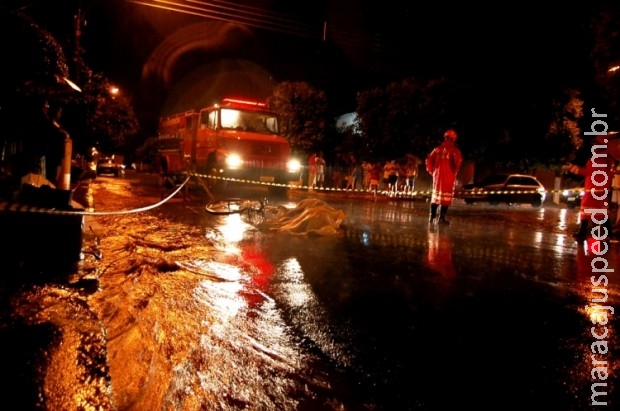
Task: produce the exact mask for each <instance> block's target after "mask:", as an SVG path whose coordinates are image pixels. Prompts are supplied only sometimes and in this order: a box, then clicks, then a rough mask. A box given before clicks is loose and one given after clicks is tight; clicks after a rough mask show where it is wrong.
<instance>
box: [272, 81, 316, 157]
mask: <svg viewBox="0 0 620 411" xmlns="http://www.w3.org/2000/svg"><path fill="white" fill-rule="evenodd" d="M267 102H268V104H269V106H270V107H271V109H272V110H274V111H275V112H276V113H277V114H278V116H279V118H280V131H281V132H282V134H283V135H284V136H285V137H286V138H287V139H288V140H289V141H290V143H291V147H292V149H293V150H294V151H299V152H303V153H308V152H311V151H318V150H321V149H322V145H323V143H324V141H325V135H326V132H327V129H328V121H327V118H328V109H327V107H328V106H327V98H326V95H325V92H324V91H322V90H317V89H315V88H313V87H312V86H311V85H309V84H308V83H306V82H289V81H285V82H282V83H279V84H277V85H276V86H275V88H274V90H273V94H272V95H271V96H270V97H269V98H268V99H267Z"/></svg>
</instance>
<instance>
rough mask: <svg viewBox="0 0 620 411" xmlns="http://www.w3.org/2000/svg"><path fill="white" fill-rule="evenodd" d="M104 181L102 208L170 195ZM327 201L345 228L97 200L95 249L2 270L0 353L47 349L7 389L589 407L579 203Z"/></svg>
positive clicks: (95, 401)
mask: <svg viewBox="0 0 620 411" xmlns="http://www.w3.org/2000/svg"><path fill="white" fill-rule="evenodd" d="M93 186H94V190H95V192H94V197H95V209H96V210H98V211H103V210H123V209H128V208H131V207H134V208H135V207H140V206H143V205H144V204H148V203H154V202H157V201H158V200H159V198H158V197H157V194H158V193H155V195H154V196H153V192H149V191H148V190H147V191H144V190H145V188H144V187H142V186H140V185H138V184H128V183H127V182H126V181H124V180H120V179H119V180H114V179H104V180H101V181H98V182H96V183H93ZM145 195H146V197H145ZM149 195H150V196H151V197H148V196H149ZM98 199H99V205H97V202H98ZM325 201H326V202H327V203H329V204H330V205H331V206H332V207H334V208H336V209H338V210H342V211H344V212H345V214H346V216H347V218H346V220H345V222H344V224H343V225H342V226H341V227H340V229H339V230H338V233H337V234H336V235H326V236H316V235H295V234H291V233H284V232H277V231H275V230H268V229H265V228H264V227H262V228H259V227H257V226H255V225H253V224H250V223H249V221H248V219H247V218H245V217H244V216H243V215H239V214H232V215H225V216H215V215H209V214H207V213H205V211H204V204H205V201H203V200H200V199H198V200H196V199H191V200H190V201H189V202H188V203H184V202H183V201H182V200H181V199H180V198H174V199H172V200H171V201H169V202H168V203H166V204H164V205H163V206H162V207H159V208H155V209H153V210H149V211H146V212H143V213H127V214H118V215H105V216H97V217H88V219H87V227H86V230H85V231H86V232H87V233H90V234H89V235H87V236H86V237H85V242H86V243H87V244H86V245H87V246H93V244H94V243H95V237H99V238H100V244H99V246H98V249H99V250H100V251H102V258H101V259H100V260H98V259H96V258H95V256H94V255H91V254H85V257H84V260H83V261H81V262H80V265H79V270H78V272H77V274H75V275H71V276H70V278H69V279H68V280H67V281H60V280H58V281H32V282H29V283H28V285H26V286H22V285H20V286H16V285H15V284H13V283H11V284H7V285H5V286H4V290H5V294H7V295H9V297H10V298H8V303H7V304H5V305H3V310H4V311H5V312H6V314H7V315H6V317H5V318H10V320H7V321H5V322H4V324H3V327H2V328H1V329H0V330H1V331H2V335H0V336H1V337H3V338H5V340H10V341H11V343H10V347H9V346H7V347H6V348H11V349H12V350H13V355H12V357H11V356H9V355H7V354H5V355H6V358H5V362H6V363H7V364H10V365H11V366H13V367H14V368H13V369H16V368H15V367H18V366H19V364H20V363H23V362H30V363H34V364H37V367H35V369H34V370H29V371H27V370H24V371H22V372H20V373H17V375H15V372H7V371H5V372H7V375H9V376H10V375H12V376H13V377H14V381H13V383H11V384H9V385H8V387H7V388H5V389H7V393H8V392H9V391H10V390H11V389H13V390H20V392H22V393H23V394H22V397H23V398H28V397H29V396H30V397H31V398H32V402H33V403H35V404H38V405H39V406H40V408H43V409H50V410H52V409H53V410H55V409H96V408H97V406H100V409H115V410H240V409H249V410H276V409H277V410H344V409H346V410H406V409H421V410H452V409H464V408H471V407H474V408H477V409H525V408H527V407H530V408H531V407H534V406H535V405H536V406H541V407H543V408H544V407H546V408H548V409H563V410H564V409H566V410H573V409H574V410H579V409H585V408H586V406H587V405H588V404H589V401H590V394H591V392H590V384H591V382H592V380H591V377H590V371H591V368H592V364H591V359H590V354H591V353H590V348H589V347H590V343H591V342H592V341H591V340H592V336H591V335H590V327H591V321H590V320H591V318H590V317H589V316H590V315H591V310H590V311H588V309H587V308H584V307H585V306H586V305H587V304H588V302H589V301H590V300H591V298H592V297H591V293H592V287H591V285H589V281H590V279H589V278H590V275H591V274H592V273H591V268H590V272H589V273H588V267H589V264H590V261H591V258H590V259H588V257H585V256H583V253H580V252H579V251H580V250H579V249H578V248H577V246H576V245H575V243H574V242H573V241H572V240H571V239H570V236H569V235H567V230H569V228H572V226H573V221H574V211H568V212H567V211H566V210H557V209H545V208H542V209H531V208H526V207H523V208H520V207H516V208H512V209H507V207H502V206H500V207H498V208H497V209H493V210H491V211H489V209H485V208H484V207H478V208H474V207H469V208H468V207H465V206H461V207H460V208H459V207H454V209H453V210H451V214H450V215H451V217H452V221H453V225H452V226H451V227H431V228H429V226H428V223H427V221H426V206H425V205H424V204H419V203H416V202H410V201H389V202H387V201H383V202H381V201H372V200H370V201H367V200H360V199H341V198H331V197H327V198H325ZM298 202H299V198H297V197H296V196H294V195H293V196H290V197H289V198H288V199H281V200H279V203H280V204H282V205H284V206H287V207H293V206H295V204H297V203H298ZM362 202H363V205H362ZM479 210H485V211H479ZM507 213H511V217H510V218H509V219H508V220H506V218H505V214H507ZM569 232H570V231H569ZM616 247H617V246H616ZM611 252H613V253H614V255H615V253H616V252H617V250H616V249H614V250H612V251H611ZM611 252H610V253H611ZM616 262H617V257H614V260H613V261H612V262H610V265H611V264H615V263H616ZM610 277H611V275H610ZM618 284H620V278H618V277H613V279H612V280H610V284H609V289H608V293H609V299H610V300H609V302H608V303H609V305H613V304H614V303H615V304H617V302H618ZM617 326H618V320H617V319H616V318H613V321H611V322H610V325H609V330H610V337H609V344H610V346H614V347H617V346H618V345H619V344H620V341H619V340H618V337H617V332H616V330H617ZM33 338H34V339H36V343H35V342H33V341H32V339H33ZM6 344H7V343H5V345H6ZM5 351H6V350H5ZM606 360H607V361H609V363H610V364H614V368H613V369H612V368H611V367H610V372H612V373H613V375H616V374H615V373H616V372H617V371H616V370H615V367H617V365H615V364H616V363H617V361H618V356H617V354H609V355H608V356H607V358H606ZM610 381H613V382H612V385H611V386H610V387H613V388H614V391H610V393H611V394H610V395H609V396H608V400H611V399H613V400H615V401H618V400H617V398H618V393H617V391H618V390H617V389H615V387H614V385H613V384H615V382H616V381H617V378H616V377H613V379H612V378H610ZM24 408H28V407H27V406H25V407H24ZM33 408H34V407H33Z"/></svg>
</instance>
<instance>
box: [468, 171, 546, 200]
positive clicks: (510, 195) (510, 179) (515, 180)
mask: <svg viewBox="0 0 620 411" xmlns="http://www.w3.org/2000/svg"><path fill="white" fill-rule="evenodd" d="M456 197H457V198H462V199H463V200H464V201H465V203H467V204H473V203H475V202H488V203H490V204H492V205H497V204H499V203H507V204H531V205H532V206H533V207H540V206H541V205H542V203H543V202H544V201H545V198H546V190H545V187H544V186H543V185H542V184H541V183H540V181H538V180H537V179H536V177H534V176H530V175H527V174H492V175H490V176H488V177H485V178H483V179H482V180H480V181H478V182H477V183H473V184H465V185H464V186H463V187H462V188H461V190H458V192H457V193H456Z"/></svg>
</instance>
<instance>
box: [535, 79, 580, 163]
mask: <svg viewBox="0 0 620 411" xmlns="http://www.w3.org/2000/svg"><path fill="white" fill-rule="evenodd" d="M550 111H551V117H552V118H551V122H550V124H549V131H548V132H547V135H546V136H545V141H544V149H543V150H541V159H540V160H541V162H542V161H544V162H546V163H547V164H548V165H550V166H561V165H563V164H566V163H567V162H570V161H572V160H573V158H574V155H575V152H576V151H577V150H578V149H579V148H581V146H582V145H583V139H582V137H581V128H580V127H579V121H580V120H581V118H582V117H583V100H581V98H580V94H579V92H578V91H577V90H575V89H567V90H565V91H564V92H563V93H562V95H560V96H558V97H556V98H554V99H553V100H552V102H551V110H550Z"/></svg>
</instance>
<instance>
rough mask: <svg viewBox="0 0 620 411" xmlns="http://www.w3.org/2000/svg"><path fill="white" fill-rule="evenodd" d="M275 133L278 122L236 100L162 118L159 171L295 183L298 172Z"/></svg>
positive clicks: (261, 107)
mask: <svg viewBox="0 0 620 411" xmlns="http://www.w3.org/2000/svg"><path fill="white" fill-rule="evenodd" d="M278 131H279V130H278V118H277V116H276V115H275V113H273V112H272V111H270V110H269V109H268V108H267V106H266V104H265V103H262V102H254V101H247V100H241V99H231V98H226V99H224V100H222V103H221V104H216V105H213V106H210V107H205V108H202V109H200V110H198V111H188V112H184V113H180V114H175V115H172V116H168V117H164V118H161V119H160V129H159V154H160V168H161V169H162V171H163V172H166V173H170V172H172V173H174V172H179V171H188V170H190V171H192V172H195V173H199V174H206V175H209V176H217V177H222V178H224V179H228V178H229V179H243V180H251V181H252V182H256V183H276V184H288V183H289V181H291V180H294V179H297V178H298V176H299V169H300V166H299V162H296V161H294V160H291V159H290V154H291V149H290V144H289V142H288V140H287V139H285V138H284V137H282V136H280V135H279V134H278Z"/></svg>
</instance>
